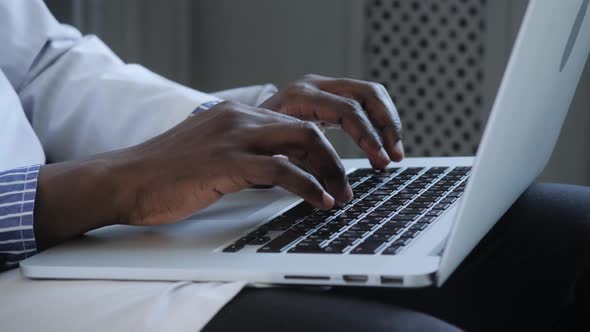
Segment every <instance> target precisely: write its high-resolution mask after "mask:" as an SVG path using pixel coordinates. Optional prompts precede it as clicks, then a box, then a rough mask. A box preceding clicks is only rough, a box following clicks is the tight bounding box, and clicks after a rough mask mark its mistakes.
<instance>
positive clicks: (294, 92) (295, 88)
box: [285, 82, 312, 98]
mask: <svg viewBox="0 0 590 332" xmlns="http://www.w3.org/2000/svg"><path fill="white" fill-rule="evenodd" d="M311 89H312V87H311V85H309V84H308V83H306V82H295V83H293V84H291V85H289V86H288V87H287V89H285V94H286V95H287V97H290V98H294V97H297V96H300V95H304V94H308V93H309V92H310V90H311Z"/></svg>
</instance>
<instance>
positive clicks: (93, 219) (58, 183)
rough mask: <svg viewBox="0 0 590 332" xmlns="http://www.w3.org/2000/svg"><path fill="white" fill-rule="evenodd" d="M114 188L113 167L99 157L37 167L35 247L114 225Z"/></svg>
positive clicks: (115, 197)
mask: <svg viewBox="0 0 590 332" xmlns="http://www.w3.org/2000/svg"><path fill="white" fill-rule="evenodd" d="M117 187H118V183H117V181H116V177H115V176H113V168H112V167H110V165H109V163H108V162H106V160H105V159H102V158H98V159H92V160H81V161H68V162H63V163H55V164H49V165H45V166H43V167H41V169H40V170H39V177H38V180H37V192H36V195H35V210H34V231H35V238H36V240H37V246H38V248H39V249H41V250H43V249H45V248H48V247H51V246H53V245H55V244H58V243H60V242H63V241H65V240H68V239H71V238H73V237H76V236H79V235H82V234H84V233H86V232H88V231H91V230H93V229H97V228H100V227H103V226H107V225H112V224H114V223H116V222H117V220H118V217H119V210H118V209H119V206H120V203H118V194H117V192H118V190H117Z"/></svg>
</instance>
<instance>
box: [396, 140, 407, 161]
mask: <svg viewBox="0 0 590 332" xmlns="http://www.w3.org/2000/svg"><path fill="white" fill-rule="evenodd" d="M393 152H394V157H393V159H394V161H395V162H400V161H402V160H403V159H404V158H405V157H406V152H405V151H404V145H403V143H402V141H401V140H400V141H397V142H396V143H395V145H394V147H393Z"/></svg>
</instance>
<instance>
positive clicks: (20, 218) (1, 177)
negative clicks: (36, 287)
mask: <svg viewBox="0 0 590 332" xmlns="http://www.w3.org/2000/svg"><path fill="white" fill-rule="evenodd" d="M40 167H41V165H34V166H27V167H21V168H15V169H11V170H6V171H2V172H0V271H1V270H5V269H8V268H11V267H15V266H17V265H18V262H20V261H21V260H23V259H25V258H27V257H29V256H32V255H34V254H35V253H36V252H37V245H36V242H35V234H34V232H33V209H34V207H35V191H36V189H37V176H38V174H39V168H40Z"/></svg>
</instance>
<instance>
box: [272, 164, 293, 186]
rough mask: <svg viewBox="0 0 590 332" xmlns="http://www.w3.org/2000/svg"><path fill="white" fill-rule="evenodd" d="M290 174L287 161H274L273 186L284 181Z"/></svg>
mask: <svg viewBox="0 0 590 332" xmlns="http://www.w3.org/2000/svg"><path fill="white" fill-rule="evenodd" d="M288 173H289V167H288V165H287V161H285V160H283V159H279V158H277V160H275V161H274V163H273V166H272V167H271V170H270V180H271V182H272V184H274V185H278V184H279V182H281V180H282V179H284V178H285V177H286V176H287V175H288Z"/></svg>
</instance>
